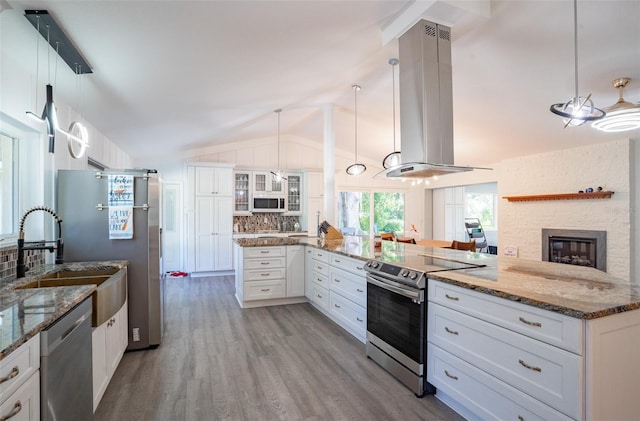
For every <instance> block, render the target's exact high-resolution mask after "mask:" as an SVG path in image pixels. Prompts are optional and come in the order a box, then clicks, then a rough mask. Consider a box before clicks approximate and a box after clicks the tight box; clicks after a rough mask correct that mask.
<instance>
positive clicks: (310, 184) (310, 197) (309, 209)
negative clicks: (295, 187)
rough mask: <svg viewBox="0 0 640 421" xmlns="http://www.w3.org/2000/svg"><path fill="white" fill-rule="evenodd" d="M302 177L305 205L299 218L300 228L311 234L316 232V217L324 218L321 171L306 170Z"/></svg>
mask: <svg viewBox="0 0 640 421" xmlns="http://www.w3.org/2000/svg"><path fill="white" fill-rule="evenodd" d="M304 175H305V177H304V181H305V182H304V184H305V186H304V195H303V200H304V202H305V206H304V208H303V215H302V219H301V225H302V228H303V229H305V230H306V231H307V232H308V233H309V234H310V235H311V236H314V235H315V234H316V233H317V232H318V219H319V220H320V222H322V221H324V220H325V215H324V198H323V196H324V178H323V173H322V172H318V171H306V172H305V174H304Z"/></svg>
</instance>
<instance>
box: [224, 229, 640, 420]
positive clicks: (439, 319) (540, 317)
mask: <svg viewBox="0 0 640 421" xmlns="http://www.w3.org/2000/svg"><path fill="white" fill-rule="evenodd" d="M282 240H284V241H285V242H286V244H285V243H282V242H281V241H282ZM282 240H281V239H249V240H237V241H236V244H237V245H238V246H239V247H243V248H250V247H274V246H282V245H286V246H290V245H294V244H297V245H304V246H305V247H306V251H307V252H308V253H309V254H314V253H316V254H318V253H319V254H320V255H321V254H322V253H329V254H330V256H331V255H334V256H335V255H338V256H344V257H346V258H348V259H353V261H355V262H361V264H362V265H364V262H365V261H366V260H367V259H377V260H379V261H383V262H389V263H394V264H397V265H401V266H404V267H407V268H415V269H420V267H421V265H422V264H423V263H422V262H423V261H426V259H427V258H426V257H425V255H428V256H436V257H439V258H443V259H451V260H457V261H462V262H466V263H473V264H477V265H484V267H479V268H474V269H466V270H458V271H446V272H434V273H431V274H430V275H429V282H428V296H429V306H428V313H429V314H428V329H427V330H428V350H429V352H428V358H429V363H428V366H427V370H428V373H427V379H428V381H429V382H430V383H432V384H433V385H434V386H436V388H437V390H438V391H437V394H436V396H437V397H438V398H440V399H441V400H443V401H444V402H445V403H447V404H448V405H449V406H451V407H452V408H454V409H455V410H456V411H458V412H459V413H460V414H462V415H464V416H465V417H467V418H470V419H476V418H484V419H487V418H492V419H500V418H513V419H550V418H552V419H581V420H582V419H585V420H601V419H619V420H626V419H634V418H635V417H636V414H638V413H640V399H637V392H636V391H637V390H638V385H639V382H640V380H639V379H640V363H638V358H637V352H638V349H640V288H639V287H638V286H636V285H635V284H631V283H629V282H625V281H623V280H620V279H616V278H613V277H611V276H609V275H607V274H606V273H604V272H601V271H598V270H595V269H591V268H584V267H577V266H571V265H563V264H557V263H548V262H536V261H528V260H524V259H517V258H510V257H503V256H500V257H497V256H492V255H486V254H482V253H473V252H462V251H457V250H450V249H443V248H432V247H424V246H419V245H411V244H403V243H395V242H387V241H383V242H382V245H381V247H379V248H376V247H374V242H373V240H370V239H368V238H359V237H345V238H344V239H342V240H331V241H319V240H318V239H316V238H308V239H290V238H288V239H282ZM325 259H326V260H325V261H326V262H330V260H329V258H325ZM309 262H311V264H312V265H314V266H315V267H313V268H312V269H315V268H317V269H318V271H316V272H315V273H313V271H312V273H311V274H310V272H309V271H308V270H305V278H309V277H310V276H311V277H312V280H313V281H314V282H312V283H311V284H310V283H306V286H308V285H311V286H312V288H315V290H314V291H321V294H319V295H322V293H326V292H329V293H330V294H329V295H332V293H333V291H332V290H331V287H332V284H331V283H330V281H331V277H326V276H324V277H323V275H322V274H320V276H318V273H319V272H322V271H323V270H324V269H323V265H326V266H327V267H328V269H327V270H326V272H324V273H325V274H329V275H330V276H333V275H331V274H332V273H333V269H332V266H331V264H330V263H323V260H322V258H319V259H311V260H309ZM335 272H336V273H341V272H339V271H337V270H336V271H335ZM313 278H315V279H313ZM325 281H326V282H327V283H328V284H329V287H328V288H325V289H324V290H323V289H320V288H321V286H319V285H321V284H322V282H325ZM359 289H361V288H359ZM337 292H338V291H336V294H337ZM306 295H307V298H309V301H311V303H312V304H313V305H314V306H315V307H316V308H318V309H319V310H320V311H322V312H323V313H325V314H326V315H328V316H330V317H331V313H330V311H331V310H332V309H333V305H330V306H327V307H326V308H323V307H322V305H321V303H322V301H321V300H318V301H315V302H314V300H313V299H312V297H310V294H308V292H306ZM343 297H344V295H343V296H341V297H339V296H338V295H336V298H343ZM345 302H347V301H345ZM350 303H355V299H353V300H351V301H350ZM364 306H365V307H364V310H365V313H364V314H365V316H366V301H365V302H364ZM353 309H356V310H357V307H356V306H353ZM355 317H356V320H357V319H362V316H361V315H360V316H358V315H356V316H355ZM332 319H334V321H336V322H338V324H340V325H341V326H343V327H345V329H346V330H348V331H349V332H350V333H352V334H353V335H354V336H356V337H357V338H358V339H360V340H363V335H362V328H365V329H366V326H364V323H363V326H362V327H361V328H359V329H358V328H355V327H354V326H353V325H351V326H349V325H346V324H345V323H340V321H341V320H342V319H339V318H335V317H332ZM365 320H366V318H365Z"/></svg>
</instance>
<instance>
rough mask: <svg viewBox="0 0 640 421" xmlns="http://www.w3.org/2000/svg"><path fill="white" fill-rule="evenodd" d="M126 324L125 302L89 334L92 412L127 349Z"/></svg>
mask: <svg viewBox="0 0 640 421" xmlns="http://www.w3.org/2000/svg"><path fill="white" fill-rule="evenodd" d="M127 326H128V313H127V303H126V302H125V303H124V304H123V306H122V307H121V308H120V310H118V312H117V313H116V314H115V315H114V316H113V317H111V318H110V319H109V320H107V321H106V322H104V323H103V324H101V325H100V326H98V327H96V328H94V329H93V332H92V334H91V345H92V348H93V350H92V358H93V411H94V412H95V410H96V408H98V405H99V404H100V400H101V399H102V396H103V395H104V392H105V391H106V390H107V386H109V382H110V381H111V378H112V377H113V374H114V373H115V371H116V369H117V368H118V364H120V360H121V359H122V355H124V351H125V349H127V345H128V337H127Z"/></svg>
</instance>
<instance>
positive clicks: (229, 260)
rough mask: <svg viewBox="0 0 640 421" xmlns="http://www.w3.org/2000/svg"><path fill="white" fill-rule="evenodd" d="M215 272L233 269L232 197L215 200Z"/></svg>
mask: <svg viewBox="0 0 640 421" xmlns="http://www.w3.org/2000/svg"><path fill="white" fill-rule="evenodd" d="M214 204H215V216H213V215H212V217H214V218H215V222H214V226H215V230H214V232H215V235H214V236H213V237H214V249H213V258H214V262H213V266H214V270H231V269H233V247H232V246H233V231H232V225H233V204H232V198H231V197H217V198H216V199H215V202H214Z"/></svg>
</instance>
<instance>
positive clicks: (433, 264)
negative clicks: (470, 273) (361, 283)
mask: <svg viewBox="0 0 640 421" xmlns="http://www.w3.org/2000/svg"><path fill="white" fill-rule="evenodd" d="M474 267H478V265H472V264H467V263H462V262H457V261H453V260H446V259H442V258H438V257H434V256H427V255H420V256H409V257H406V258H403V261H402V262H386V261H380V260H369V261H368V262H367V263H366V265H365V267H364V269H365V270H366V271H367V347H366V348H367V357H369V358H371V359H372V360H374V361H375V362H376V363H378V364H379V365H380V366H382V367H383V368H384V369H386V370H387V371H388V372H390V373H391V374H392V375H393V376H394V377H396V378H397V379H398V380H399V381H400V382H401V383H403V384H404V385H405V386H407V387H408V388H409V389H411V391H413V393H414V394H415V395H416V396H417V397H422V396H424V394H425V393H434V392H435V388H434V387H433V386H432V385H431V384H429V383H428V382H427V380H426V374H427V367H426V364H427V297H426V294H427V293H426V285H427V277H428V273H429V272H436V271H444V270H456V269H469V268H474Z"/></svg>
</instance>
